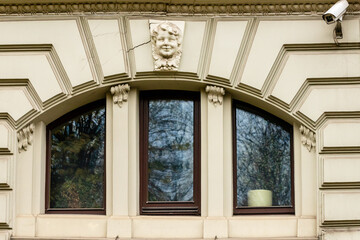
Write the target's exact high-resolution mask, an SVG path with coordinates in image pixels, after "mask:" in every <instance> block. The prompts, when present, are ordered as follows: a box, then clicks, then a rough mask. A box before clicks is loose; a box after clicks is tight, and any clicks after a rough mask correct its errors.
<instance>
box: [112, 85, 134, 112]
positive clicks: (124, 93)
mask: <svg viewBox="0 0 360 240" xmlns="http://www.w3.org/2000/svg"><path fill="white" fill-rule="evenodd" d="M110 92H111V94H112V95H113V101H114V104H118V105H119V107H121V106H122V104H123V103H124V102H127V99H128V96H129V92H130V86H129V84H119V85H117V86H114V87H111V89H110Z"/></svg>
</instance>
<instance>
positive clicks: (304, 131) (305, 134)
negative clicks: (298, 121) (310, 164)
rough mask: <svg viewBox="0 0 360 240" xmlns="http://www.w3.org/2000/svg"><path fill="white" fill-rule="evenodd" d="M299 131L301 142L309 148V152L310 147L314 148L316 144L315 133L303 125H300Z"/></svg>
mask: <svg viewBox="0 0 360 240" xmlns="http://www.w3.org/2000/svg"><path fill="white" fill-rule="evenodd" d="M300 133H301V143H302V144H303V145H304V146H305V147H306V148H307V149H308V150H309V152H310V151H311V150H312V149H315V146H316V135H315V133H314V132H313V131H311V130H310V129H308V128H307V127H305V126H303V125H301V126H300Z"/></svg>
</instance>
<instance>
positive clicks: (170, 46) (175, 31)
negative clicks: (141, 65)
mask: <svg viewBox="0 0 360 240" xmlns="http://www.w3.org/2000/svg"><path fill="white" fill-rule="evenodd" d="M151 42H152V55H153V58H154V66H155V71H176V70H178V68H179V64H180V57H181V51H182V50H181V44H182V32H181V30H180V28H179V27H178V26H176V25H175V24H173V23H171V22H163V23H160V24H159V25H158V26H157V27H156V28H154V29H153V31H152V32H151Z"/></svg>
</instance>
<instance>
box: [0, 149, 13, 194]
mask: <svg viewBox="0 0 360 240" xmlns="http://www.w3.org/2000/svg"><path fill="white" fill-rule="evenodd" d="M10 159H11V157H10V156H6V155H3V156H1V155H0V189H1V188H8V187H10V164H11V162H10Z"/></svg>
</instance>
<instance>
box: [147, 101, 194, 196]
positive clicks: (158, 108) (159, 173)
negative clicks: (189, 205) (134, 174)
mask: <svg viewBox="0 0 360 240" xmlns="http://www.w3.org/2000/svg"><path fill="white" fill-rule="evenodd" d="M148 136H149V138H148V142H149V143H148V200H149V201H192V200H193V168H194V154H193V152H194V102H193V101H187V100H150V101H149V135H148Z"/></svg>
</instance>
